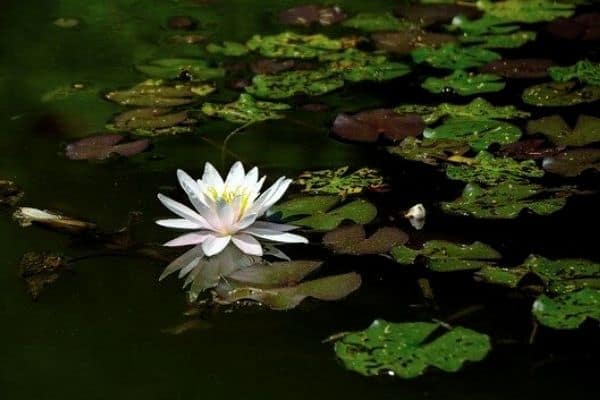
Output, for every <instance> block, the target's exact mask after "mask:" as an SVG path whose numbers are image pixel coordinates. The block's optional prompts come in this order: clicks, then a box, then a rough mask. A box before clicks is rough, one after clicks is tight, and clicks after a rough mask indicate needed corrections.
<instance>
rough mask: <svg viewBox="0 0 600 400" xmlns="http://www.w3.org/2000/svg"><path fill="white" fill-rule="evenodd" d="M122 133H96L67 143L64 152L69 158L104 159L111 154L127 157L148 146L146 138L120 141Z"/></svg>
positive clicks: (122, 138)
mask: <svg viewBox="0 0 600 400" xmlns="http://www.w3.org/2000/svg"><path fill="white" fill-rule="evenodd" d="M124 139H125V137H124V136H122V135H97V136H90V137H87V138H85V139H81V140H78V141H76V142H73V143H69V144H68V145H67V147H66V149H65V154H66V155H67V158H69V159H70V160H104V159H106V158H109V157H110V156H111V155H115V154H117V155H120V156H123V157H129V156H133V155H136V154H138V153H141V152H143V151H144V150H146V149H147V148H148V146H150V141H149V140H148V139H139V140H134V141H131V142H126V143H121V142H122V141H123V140H124Z"/></svg>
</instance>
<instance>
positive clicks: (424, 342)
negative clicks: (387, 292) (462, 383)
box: [335, 319, 491, 379]
mask: <svg viewBox="0 0 600 400" xmlns="http://www.w3.org/2000/svg"><path fill="white" fill-rule="evenodd" d="M439 328H440V325H439V324H437V323H431V322H406V323H391V322H387V321H384V320H380V319H378V320H375V321H373V323H372V324H371V326H370V327H369V328H368V329H366V330H364V331H360V332H352V333H348V334H345V335H344V336H343V337H342V338H341V339H340V340H338V341H337V342H336V343H335V353H336V354H337V356H338V357H339V358H340V359H341V360H342V361H343V363H344V365H345V366H346V368H348V369H350V370H352V371H355V372H358V373H359V374H361V375H366V376H371V375H384V374H385V375H395V376H398V377H400V378H405V379H410V378H415V377H417V376H420V375H423V374H424V373H425V372H426V370H427V369H428V368H429V367H435V368H439V369H441V370H443V371H446V372H456V371H458V370H459V369H461V368H462V366H463V364H464V363H465V362H466V361H471V362H475V361H481V360H483V359H484V358H485V356H486V355H487V353H488V352H489V351H490V349H491V345H490V339H489V337H488V336H487V335H484V334H481V333H478V332H476V331H473V330H470V329H467V328H463V327H460V326H457V327H454V328H452V330H450V331H448V332H446V333H444V334H443V335H442V336H439V337H437V338H435V339H432V335H433V333H434V332H435V331H437V330H438V329H439Z"/></svg>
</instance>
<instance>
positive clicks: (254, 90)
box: [245, 70, 344, 99]
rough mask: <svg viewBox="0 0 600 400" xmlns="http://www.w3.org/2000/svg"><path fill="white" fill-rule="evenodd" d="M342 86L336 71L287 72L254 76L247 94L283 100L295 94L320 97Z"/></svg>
mask: <svg viewBox="0 0 600 400" xmlns="http://www.w3.org/2000/svg"><path fill="white" fill-rule="evenodd" d="M342 86H344V80H343V79H342V78H340V76H339V75H338V73H337V72H336V71H331V70H318V71H289V72H283V73H280V74H277V75H256V76H254V78H252V85H251V86H247V87H246V88H245V89H246V91H247V92H248V93H250V94H252V95H254V96H257V97H263V98H267V99H283V98H287V97H292V96H295V95H297V94H306V95H309V96H320V95H322V94H325V93H328V92H331V91H333V90H336V89H339V88H340V87H342Z"/></svg>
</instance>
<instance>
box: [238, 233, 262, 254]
mask: <svg viewBox="0 0 600 400" xmlns="http://www.w3.org/2000/svg"><path fill="white" fill-rule="evenodd" d="M231 241H232V242H233V244H235V245H236V246H237V248H238V249H240V250H241V251H242V252H244V253H245V254H248V255H251V256H262V255H263V250H262V246H261V245H260V243H259V242H258V240H256V239H254V238H253V237H252V236H250V235H248V234H244V233H240V234H238V235H235V236H233V237H232V238H231Z"/></svg>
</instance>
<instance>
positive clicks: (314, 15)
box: [279, 4, 347, 27]
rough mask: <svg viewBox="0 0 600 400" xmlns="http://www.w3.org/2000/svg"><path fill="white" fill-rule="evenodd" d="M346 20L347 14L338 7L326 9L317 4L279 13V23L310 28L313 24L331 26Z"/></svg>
mask: <svg viewBox="0 0 600 400" xmlns="http://www.w3.org/2000/svg"><path fill="white" fill-rule="evenodd" d="M346 18H347V15H346V13H345V12H344V11H343V10H342V9H341V8H339V7H337V6H333V7H324V6H321V5H316V4H306V5H302V6H298V7H293V8H290V9H287V10H285V11H282V12H281V13H279V22H281V23H282V24H284V25H291V26H305V27H308V26H311V25H313V24H318V25H322V26H329V25H333V24H337V23H339V22H342V21H343V20H345V19H346Z"/></svg>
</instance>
